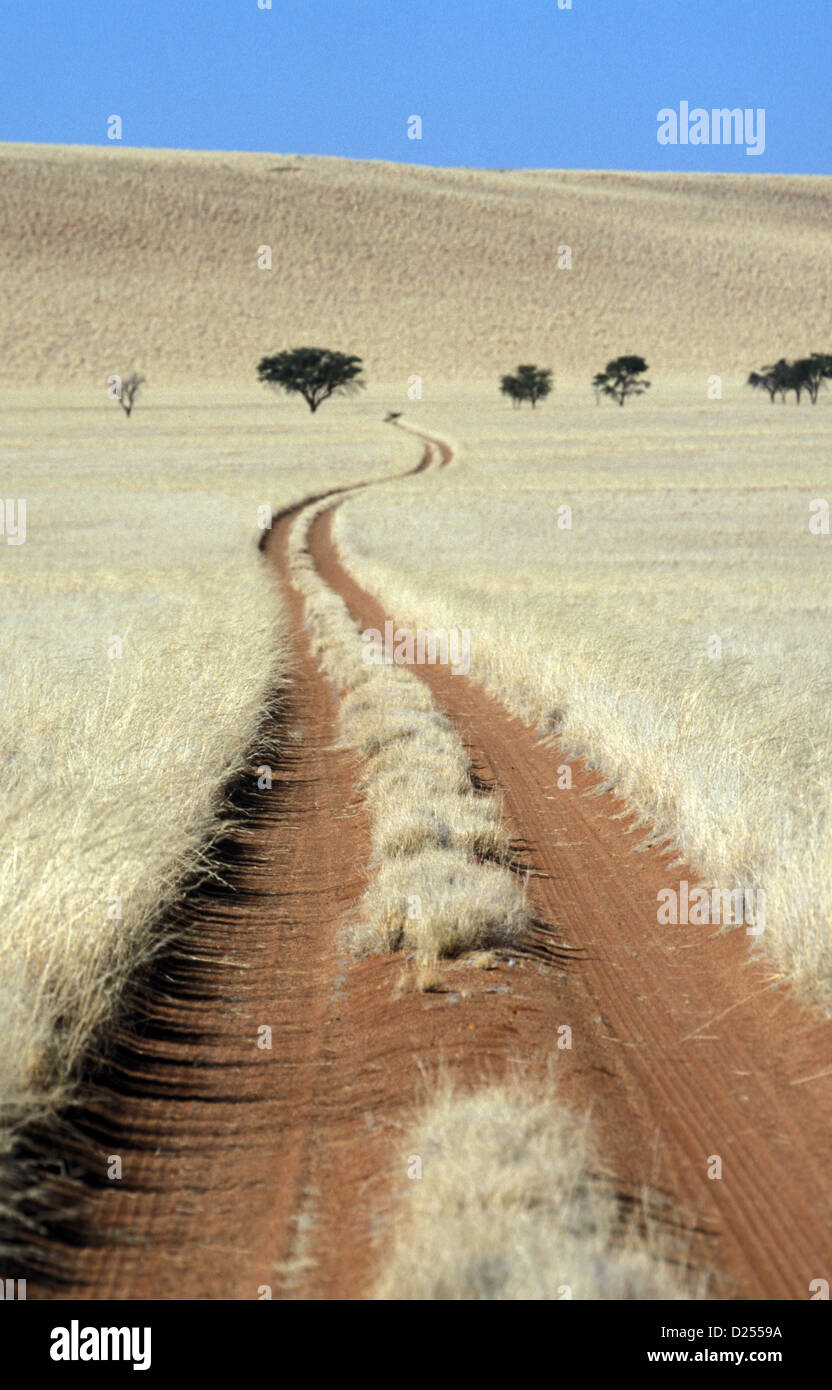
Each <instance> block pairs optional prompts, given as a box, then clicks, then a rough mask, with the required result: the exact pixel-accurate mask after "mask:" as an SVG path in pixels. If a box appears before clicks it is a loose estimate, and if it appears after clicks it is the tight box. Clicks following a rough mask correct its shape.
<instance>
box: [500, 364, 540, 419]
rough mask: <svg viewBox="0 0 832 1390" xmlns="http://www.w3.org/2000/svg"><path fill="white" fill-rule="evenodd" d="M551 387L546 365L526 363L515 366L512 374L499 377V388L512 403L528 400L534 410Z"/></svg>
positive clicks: (520, 403) (518, 403)
mask: <svg viewBox="0 0 832 1390" xmlns="http://www.w3.org/2000/svg"><path fill="white" fill-rule="evenodd" d="M551 389H552V373H551V370H550V369H549V368H548V367H535V366H534V365H532V364H531V363H526V364H525V365H521V366H519V367H518V368H517V372H516V374H515V375H514V376H504V377H501V378H500V390H501V391H502V393H503V395H504V396H508V397H509V399H510V400H511V401H512V402H513V403H514V405H522V404H523V401H530V402H531V407H532V410H534V408H535V406H536V405H537V402H538V401H542V400H545V398H546V396H548V395H549V392H550V391H551Z"/></svg>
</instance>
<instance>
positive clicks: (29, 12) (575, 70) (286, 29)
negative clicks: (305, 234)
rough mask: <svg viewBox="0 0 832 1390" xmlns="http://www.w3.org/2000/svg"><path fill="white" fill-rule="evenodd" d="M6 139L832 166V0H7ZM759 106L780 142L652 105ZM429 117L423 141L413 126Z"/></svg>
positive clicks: (631, 163) (473, 161) (570, 162)
mask: <svg viewBox="0 0 832 1390" xmlns="http://www.w3.org/2000/svg"><path fill="white" fill-rule="evenodd" d="M3 11H4V12H3V19H2V50H3V51H2V55H1V56H0V140H12V141H18V140H29V141H36V142H57V143H67V144H93V145H95V144H109V143H110V142H109V141H108V140H107V125H106V122H107V117H108V116H110V115H113V114H117V115H120V116H121V117H122V121H123V141H122V143H123V144H124V145H149V146H164V147H173V148H180V149H217V150H220V149H223V150H271V151H278V152H281V153H297V154H334V155H346V156H349V157H351V158H354V159H392V160H396V161H399V162H416V163H424V164H439V165H472V166H482V167H521V168H522V167H526V168H541V167H548V168H620V169H684V170H703V169H713V170H737V171H740V172H743V173H760V172H778V173H825V174H828V173H830V172H832V167H830V165H831V164H832V157H831V155H830V138H831V134H830V133H831V132H832V119H830V117H831V116H832V81H830V53H831V52H832V6H828V7H827V6H825V5H818V4H816V3H806V2H805V0H803V2H801V0H791V2H790V3H789V2H788V0H664V3H661V0H629V3H628V0H572V8H571V10H561V9H559V8H558V0H479V3H477V2H476V0H474V3H468V2H467V0H295V3H291V2H290V0H272V9H271V10H261V9H259V8H258V4H257V0H130V3H123V0H116V2H115V3H113V0H46V2H45V3H44V2H43V0H34V3H28V4H27V3H24V0H6V3H5V5H4V7H3ZM683 100H686V101H688V102H689V103H690V106H691V107H696V106H702V107H704V108H706V109H711V108H713V107H725V106H727V107H732V108H733V107H742V108H746V107H751V108H754V109H755V110H756V108H758V107H763V108H764V109H765V112H766V132H765V133H766V147H765V152H764V153H763V154H762V155H759V156H749V155H747V154H746V152H745V148H744V147H743V146H740V147H736V146H722V145H666V146H661V145H659V144H658V142H657V139H656V131H657V121H656V117H657V113H658V111H659V110H660V109H661V108H664V107H673V108H675V109H677V110H678V108H679V103H680V102H681V101H683ZM410 115H419V116H421V118H422V123H423V125H422V139H421V141H417V140H409V139H408V138H407V118H408V116H410Z"/></svg>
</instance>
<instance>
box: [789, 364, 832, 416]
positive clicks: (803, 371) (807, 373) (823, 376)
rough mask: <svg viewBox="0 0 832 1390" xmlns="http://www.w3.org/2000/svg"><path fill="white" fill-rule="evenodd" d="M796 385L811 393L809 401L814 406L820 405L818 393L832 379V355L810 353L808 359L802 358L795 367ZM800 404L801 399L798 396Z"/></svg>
mask: <svg viewBox="0 0 832 1390" xmlns="http://www.w3.org/2000/svg"><path fill="white" fill-rule="evenodd" d="M793 372H794V378H795V383H796V385H799V386H802V387H805V389H806V390H807V391H808V392H809V399H810V401H811V402H812V405H817V403H818V393H819V392H820V388H821V386H822V385H823V383H824V381H827V380H829V379H830V378H832V354H830V353H828V352H810V353H809V356H808V357H800V358H798V360H797V362H795V363H794V366H793ZM798 404H800V397H799V396H798Z"/></svg>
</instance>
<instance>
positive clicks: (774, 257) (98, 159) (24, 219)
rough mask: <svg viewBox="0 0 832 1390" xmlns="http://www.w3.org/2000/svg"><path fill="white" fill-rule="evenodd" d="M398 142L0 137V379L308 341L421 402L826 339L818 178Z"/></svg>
mask: <svg viewBox="0 0 832 1390" xmlns="http://www.w3.org/2000/svg"><path fill="white" fill-rule="evenodd" d="M410 153H411V150H410V148H409V142H408V141H407V140H406V139H405V138H404V137H403V139H402V153H401V158H402V161H405V162H403V163H402V164H400V165H397V164H389V163H362V162H359V161H353V160H339V159H330V158H323V159H322V158H314V157H307V156H304V157H298V156H295V155H277V154H268V153H264V154H232V153H210V152H190V153H189V152H184V151H170V150H168V151H160V150H137V149H131V148H129V147H128V146H116V145H113V146H111V147H108V148H87V149H84V148H78V147H76V148H69V147H60V146H36V145H4V146H2V147H0V178H2V184H3V195H4V196H3V200H2V204H0V245H2V246H3V248H4V250H5V251H7V265H6V269H5V271H4V295H3V297H2V299H1V300H0V332H1V333H2V337H3V340H4V341H5V342H6V343H8V344H13V351H9V352H7V353H5V354H4V356H3V358H2V360H0V379H2V380H3V381H6V382H20V381H26V382H30V383H33V382H54V381H56V380H64V379H66V378H69V379H71V380H80V381H84V382H87V383H90V384H92V383H100V387H101V390H102V391H103V389H104V384H105V382H106V378H107V376H108V375H109V374H110V373H112V372H122V371H126V370H129V368H131V367H135V368H136V369H138V370H141V371H142V372H143V373H144V374H145V375H146V376H147V377H148V382H149V386H148V388H147V390H148V391H150V390H152V389H153V387H154V385H155V384H156V383H158V382H160V381H162V380H163V379H164V380H165V381H166V382H169V383H174V382H177V383H180V384H182V385H185V384H187V383H192V382H194V381H196V380H201V379H203V380H204V379H207V380H210V381H215V382H223V383H232V384H234V385H235V386H236V385H248V383H250V382H251V383H252V390H253V392H255V393H256V392H258V391H260V392H262V391H263V388H258V387H257V386H256V385H254V381H253V378H254V371H255V364H256V362H257V360H258V359H259V357H260V356H262V354H263V353H265V352H271V351H276V350H278V349H279V348H283V347H290V346H292V345H295V344H297V343H302V342H309V341H311V342H313V343H320V344H321V345H323V346H325V347H334V348H340V349H341V350H343V351H346V352H356V353H358V354H359V355H360V356H363V357H364V359H365V362H366V364H367V367H368V369H369V372H370V375H371V377H372V378H373V379H375V378H377V377H378V378H380V377H384V378H386V379H388V380H390V381H391V382H395V383H396V384H397V387H398V393H399V395H400V396H401V397H402V398H404V396H405V393H406V389H407V384H408V378H409V377H410V376H411V375H412V374H414V373H418V374H420V375H422V376H423V377H424V382H425V391H426V393H427V394H432V393H433V392H435V391H436V389H437V388H441V386H442V383H443V382H444V381H447V380H449V379H454V380H459V379H466V378H475V377H486V378H488V379H489V380H492V379H493V381H494V385H495V390H496V382H497V379H498V377H499V375H500V374H501V373H503V372H505V371H510V370H513V369H514V367H515V366H516V364H517V363H518V362H521V361H522V362H530V361H531V362H535V361H537V362H540V363H541V364H542V365H544V366H548V367H552V368H553V369H554V373H555V378H556V380H557V382H558V383H561V382H563V380H564V379H565V378H567V377H568V378H570V379H572V380H578V381H580V382H581V383H582V384H585V383H588V382H589V380H590V377H591V376H592V374H593V373H594V372H596V371H597V370H598V369H599V368H601V367H603V366H604V364H605V363H606V361H607V360H608V358H609V357H610V355H611V354H615V353H617V352H624V351H633V352H643V353H645V354H646V356H647V360H648V361H649V362H650V364H651V366H652V367H653V369H654V370H653V375H654V379H656V378H657V377H658V375H659V373H660V372H661V373H667V372H676V373H678V372H690V373H691V374H692V375H695V376H696V377H697V378H699V379H704V377H705V376H706V375H707V374H709V373H710V372H722V373H725V374H732V375H735V376H738V377H739V376H742V375H743V374H745V375H747V373H748V370H749V369H750V368H751V367H754V366H760V365H761V364H762V363H763V362H768V361H770V360H771V359H772V354H773V355H774V356H775V357H776V356H778V355H780V354H783V355H785V356H789V357H792V356H795V355H798V354H800V353H803V352H807V351H810V350H813V349H818V350H819V351H823V350H825V349H826V348H829V347H830V344H829V343H828V342H827V341H826V339H827V334H828V329H829V324H830V322H832V281H831V280H830V277H829V273H828V271H829V265H828V250H827V247H828V227H829V223H830V215H832V192H831V191H830V182H829V180H828V179H823V178H809V177H792V176H779V175H769V174H755V175H754V176H753V177H748V176H742V175H726V174H675V173H667V174H660V173H652V174H649V173H623V172H614V173H603V172H581V171H565V172H564V171H557V170H539V171H497V170H473V169H433V168H428V167H424V166H422V167H419V166H409V165H408V164H407V163H406V161H407V160H408V158H409V156H410ZM264 245H268V246H270V247H271V250H272V269H271V270H263V269H259V268H258V263H257V262H258V249H259V247H261V246H264ZM563 245H568V246H569V247H571V250H572V268H571V269H569V270H562V269H559V267H558V248H559V247H560V246H563ZM160 306H164V312H160ZM125 358H126V359H127V360H126V361H125ZM585 389H586V390H587V393H588V386H586V387H585ZM654 389H655V388H654ZM253 398H254V397H253ZM141 408H142V405H141V399H140V401H139V405H138V406H137V408H136V414H137V415H138V414H139V412H140V411H141Z"/></svg>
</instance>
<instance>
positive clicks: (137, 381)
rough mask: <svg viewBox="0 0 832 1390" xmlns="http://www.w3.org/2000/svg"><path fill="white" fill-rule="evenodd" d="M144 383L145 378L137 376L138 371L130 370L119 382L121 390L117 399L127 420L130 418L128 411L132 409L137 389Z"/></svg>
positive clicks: (137, 392)
mask: <svg viewBox="0 0 832 1390" xmlns="http://www.w3.org/2000/svg"><path fill="white" fill-rule="evenodd" d="M144 383H145V378H144V377H143V376H139V373H138V372H131V373H130V375H129V376H126V377H125V378H124V380H123V381H122V383H121V390H120V392H119V395H118V399H119V404H120V405H121V408H122V410H123V411H124V413H125V415H126V416H127V418H128V420H129V419H130V412H131V410H132V409H133V405H134V403H135V400H136V397H137V396H138V394H139V390H140V388H141V387H142V386H144Z"/></svg>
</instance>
